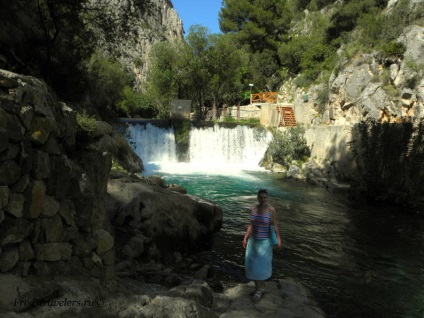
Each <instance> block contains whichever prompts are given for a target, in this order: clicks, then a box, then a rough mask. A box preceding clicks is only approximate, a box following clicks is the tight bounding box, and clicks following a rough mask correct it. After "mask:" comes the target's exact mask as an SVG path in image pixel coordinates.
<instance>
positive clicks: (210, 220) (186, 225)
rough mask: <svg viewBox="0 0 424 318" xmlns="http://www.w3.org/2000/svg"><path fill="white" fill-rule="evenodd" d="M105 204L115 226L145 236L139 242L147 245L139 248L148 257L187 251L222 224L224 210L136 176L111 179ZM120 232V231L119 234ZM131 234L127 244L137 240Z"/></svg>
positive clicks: (208, 202)
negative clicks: (131, 238)
mask: <svg viewBox="0 0 424 318" xmlns="http://www.w3.org/2000/svg"><path fill="white" fill-rule="evenodd" d="M105 205H106V209H107V211H108V212H109V217H110V221H111V222H112V224H113V225H115V227H117V228H124V229H126V231H124V232H126V233H131V232H132V233H137V234H136V235H138V236H140V234H142V236H143V237H145V238H146V239H143V240H141V241H140V240H138V241H139V242H145V243H146V245H148V246H144V247H143V248H141V247H140V248H139V250H143V251H146V253H147V256H149V254H150V253H153V254H155V255H154V256H155V257H157V256H158V255H157V253H158V252H159V253H160V255H159V256H158V257H164V256H167V255H168V254H172V253H173V252H174V251H175V250H180V251H188V250H189V249H190V247H192V246H193V245H194V244H195V243H196V242H197V241H198V240H199V239H201V238H205V237H207V236H209V235H211V234H212V233H214V232H215V231H217V230H218V229H220V227H221V225H222V217H223V215H222V209H221V208H220V207H219V206H218V205H216V204H215V203H213V202H211V201H209V200H207V199H201V198H199V197H196V196H193V195H188V194H182V193H179V192H175V191H171V190H169V189H166V188H162V187H158V186H154V185H151V184H150V182H147V181H146V180H144V179H143V178H140V177H136V176H132V177H131V176H126V175H121V177H117V178H111V179H110V180H109V183H108V195H107V200H106V204H105ZM121 232H122V231H117V235H118V234H119V233H121ZM130 236H131V235H129V237H128V238H127V240H126V241H125V242H124V243H126V242H132V241H134V240H135V239H133V240H130ZM118 241H120V240H119V239H118ZM138 254H139V253H138ZM150 256H153V255H150Z"/></svg>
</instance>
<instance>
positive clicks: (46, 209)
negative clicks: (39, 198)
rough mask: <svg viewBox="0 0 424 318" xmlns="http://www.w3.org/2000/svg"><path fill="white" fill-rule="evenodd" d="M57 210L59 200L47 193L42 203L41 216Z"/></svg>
mask: <svg viewBox="0 0 424 318" xmlns="http://www.w3.org/2000/svg"><path fill="white" fill-rule="evenodd" d="M58 211H59V202H57V201H56V199H55V198H53V197H51V196H49V195H47V196H46V198H45V200H44V203H43V212H42V215H43V216H53V215H55V214H56V213H57V212H58Z"/></svg>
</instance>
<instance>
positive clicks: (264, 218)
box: [250, 211, 271, 240]
mask: <svg viewBox="0 0 424 318" xmlns="http://www.w3.org/2000/svg"><path fill="white" fill-rule="evenodd" d="M250 221H251V222H252V236H253V237H254V238H255V239H258V240H265V239H268V238H269V226H270V225H271V211H266V212H264V213H262V214H259V213H258V212H255V211H252V214H251V215H250Z"/></svg>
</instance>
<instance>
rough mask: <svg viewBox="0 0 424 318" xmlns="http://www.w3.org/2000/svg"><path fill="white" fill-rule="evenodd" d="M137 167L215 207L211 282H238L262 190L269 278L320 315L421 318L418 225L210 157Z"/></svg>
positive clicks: (421, 237)
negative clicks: (274, 243) (304, 292)
mask: <svg viewBox="0 0 424 318" xmlns="http://www.w3.org/2000/svg"><path fill="white" fill-rule="evenodd" d="M168 139H169V138H168ZM156 146H157V144H156ZM256 146H257V145H256ZM161 156H162V155H161ZM161 158H162V157H161ZM142 159H143V158H142ZM203 160H204V161H207V159H203ZM144 162H145V165H146V171H145V173H144V174H146V175H148V174H159V175H161V176H162V177H163V178H164V179H165V181H166V182H167V183H168V184H170V183H177V184H181V185H182V186H184V187H185V188H186V189H187V191H188V193H190V194H195V195H198V196H200V197H204V198H207V199H210V200H213V201H215V202H217V203H218V204H219V205H220V206H221V207H222V208H223V211H224V220H223V227H222V229H221V231H219V232H218V233H217V234H216V235H215V236H214V238H213V242H212V246H211V248H210V250H208V251H206V252H203V253H202V258H203V260H204V261H205V260H206V261H207V262H208V263H209V264H210V265H211V266H212V268H213V269H214V271H215V272H216V273H217V274H218V276H219V275H220V274H221V275H222V277H223V278H225V279H228V280H230V281H233V282H245V281H246V279H245V277H244V266H243V263H244V250H243V248H242V239H243V235H244V233H245V230H246V227H247V225H248V220H249V208H250V207H251V206H252V205H253V204H255V203H256V192H257V190H258V189H260V188H266V189H267V190H268V191H269V194H270V199H269V202H270V203H271V204H272V205H273V206H274V207H275V208H276V210H277V213H278V218H277V219H278V225H279V227H280V231H281V235H282V239H283V246H282V248H281V250H278V249H274V258H273V269H274V270H273V276H272V279H278V278H293V279H295V280H297V281H299V282H300V283H302V284H303V285H304V286H305V287H306V288H308V290H310V292H311V293H312V295H313V296H314V298H315V299H316V300H317V302H318V303H319V305H320V307H321V308H322V309H323V310H324V312H325V313H326V315H327V317H334V318H349V317H355V318H366V317H370V318H378V317H381V318H415V317H417V318H423V317H424V288H423V286H424V232H423V230H424V220H422V219H417V218H416V217H413V216H409V215H404V214H402V213H399V211H397V210H396V208H394V207H375V206H368V205H364V204H359V203H354V202H351V201H349V200H348V199H347V198H345V197H342V196H337V195H334V194H331V193H329V192H327V191H326V190H324V189H321V188H317V187H313V186H309V185H307V184H305V183H303V182H298V181H291V180H286V179H283V178H281V177H280V176H279V175H277V174H272V173H269V172H267V171H264V170H262V169H260V168H255V169H240V167H239V166H237V164H236V165H234V164H233V163H232V162H227V163H224V164H221V163H222V162H220V163H219V164H218V163H217V162H215V165H211V162H213V158H212V160H211V162H206V164H203V165H193V163H194V162H193V163H190V162H188V163H178V162H172V160H171V162H170V161H167V160H163V159H161V160H159V161H154V160H152V159H151V158H150V160H144ZM197 163H199V162H197ZM212 168H214V169H212Z"/></svg>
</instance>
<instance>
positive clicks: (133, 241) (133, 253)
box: [122, 233, 151, 259]
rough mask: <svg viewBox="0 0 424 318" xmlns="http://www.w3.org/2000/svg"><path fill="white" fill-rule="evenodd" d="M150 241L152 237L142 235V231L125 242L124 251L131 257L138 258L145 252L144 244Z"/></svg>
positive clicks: (124, 253)
mask: <svg viewBox="0 0 424 318" xmlns="http://www.w3.org/2000/svg"><path fill="white" fill-rule="evenodd" d="M150 241H151V240H150V238H148V237H146V236H144V235H142V234H141V233H140V234H136V235H135V236H133V237H131V238H130V239H129V240H128V242H127V243H126V244H125V246H124V248H123V250H122V253H123V255H125V256H127V257H129V258H130V259H133V258H137V257H139V256H141V255H142V254H143V253H144V250H145V247H144V246H145V244H146V243H149V242H150Z"/></svg>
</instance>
